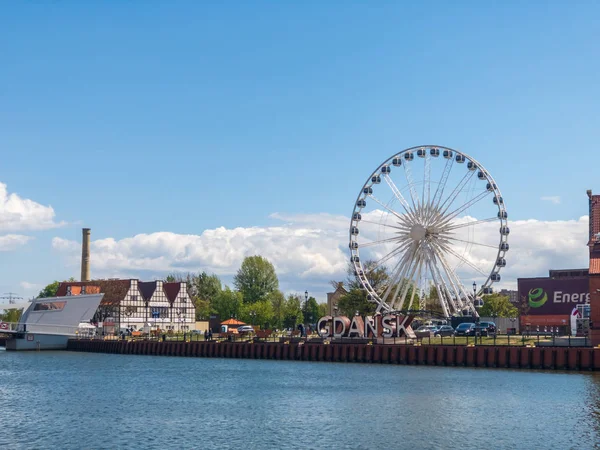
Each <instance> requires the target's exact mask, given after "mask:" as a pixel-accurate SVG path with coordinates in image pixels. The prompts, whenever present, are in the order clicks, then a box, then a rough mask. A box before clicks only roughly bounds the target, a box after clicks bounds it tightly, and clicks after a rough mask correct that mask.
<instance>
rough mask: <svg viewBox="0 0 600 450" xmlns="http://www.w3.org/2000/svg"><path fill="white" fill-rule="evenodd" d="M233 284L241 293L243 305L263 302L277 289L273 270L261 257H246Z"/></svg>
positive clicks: (276, 280) (277, 281) (275, 275)
mask: <svg viewBox="0 0 600 450" xmlns="http://www.w3.org/2000/svg"><path fill="white" fill-rule="evenodd" d="M233 283H234V285H235V287H236V289H237V290H238V291H240V292H241V293H242V297H243V299H244V300H243V301H244V303H256V302H258V301H260V300H265V299H267V298H268V297H269V295H270V294H272V293H273V292H275V291H277V290H278V289H279V280H278V279H277V274H276V273H275V268H274V267H273V264H271V263H270V262H269V261H268V260H267V259H266V258H263V257H262V256H258V255H257V256H247V257H246V258H244V261H243V262H242V267H240V269H239V270H238V272H237V274H236V275H235V277H233Z"/></svg>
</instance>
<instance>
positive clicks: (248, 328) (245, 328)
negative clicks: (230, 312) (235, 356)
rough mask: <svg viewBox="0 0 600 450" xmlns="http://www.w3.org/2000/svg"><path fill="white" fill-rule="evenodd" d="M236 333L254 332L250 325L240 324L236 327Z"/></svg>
mask: <svg viewBox="0 0 600 450" xmlns="http://www.w3.org/2000/svg"><path fill="white" fill-rule="evenodd" d="M237 331H238V333H254V328H253V327H251V326H250V325H242V326H241V327H238V329H237Z"/></svg>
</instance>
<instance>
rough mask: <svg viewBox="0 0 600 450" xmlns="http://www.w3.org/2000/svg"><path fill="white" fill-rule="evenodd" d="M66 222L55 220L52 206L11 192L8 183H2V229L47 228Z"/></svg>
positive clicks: (0, 218) (0, 192) (0, 215)
mask: <svg viewBox="0 0 600 450" xmlns="http://www.w3.org/2000/svg"><path fill="white" fill-rule="evenodd" d="M64 224H65V223H64V222H56V221H55V213H54V209H53V208H52V206H44V205H41V204H39V203H37V202H35V201H33V200H29V199H26V198H21V197H19V195H17V194H15V193H11V194H9V193H8V190H7V187H6V184H4V183H0V231H15V230H47V229H50V228H56V227H60V226H63V225H64Z"/></svg>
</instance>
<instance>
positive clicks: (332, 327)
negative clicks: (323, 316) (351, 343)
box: [331, 303, 338, 339]
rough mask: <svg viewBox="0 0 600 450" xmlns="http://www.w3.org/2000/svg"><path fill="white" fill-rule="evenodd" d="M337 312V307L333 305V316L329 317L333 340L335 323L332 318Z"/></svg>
mask: <svg viewBox="0 0 600 450" xmlns="http://www.w3.org/2000/svg"><path fill="white" fill-rule="evenodd" d="M337 312H338V305H337V303H334V304H333V316H332V317H331V339H333V338H334V334H335V322H334V319H333V318H334V317H335V316H337Z"/></svg>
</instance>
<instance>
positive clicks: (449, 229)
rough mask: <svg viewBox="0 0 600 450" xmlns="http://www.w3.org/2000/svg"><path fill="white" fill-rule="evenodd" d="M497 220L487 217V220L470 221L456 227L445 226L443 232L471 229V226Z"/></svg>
mask: <svg viewBox="0 0 600 450" xmlns="http://www.w3.org/2000/svg"><path fill="white" fill-rule="evenodd" d="M497 220H498V218H497V217H489V218H487V219H481V220H472V221H470V222H465V223H461V224H458V225H450V226H446V227H445V228H444V229H443V230H444V231H443V232H449V231H454V230H458V229H459V228H465V227H471V226H473V225H479V224H482V223H487V222H496V221H497Z"/></svg>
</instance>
